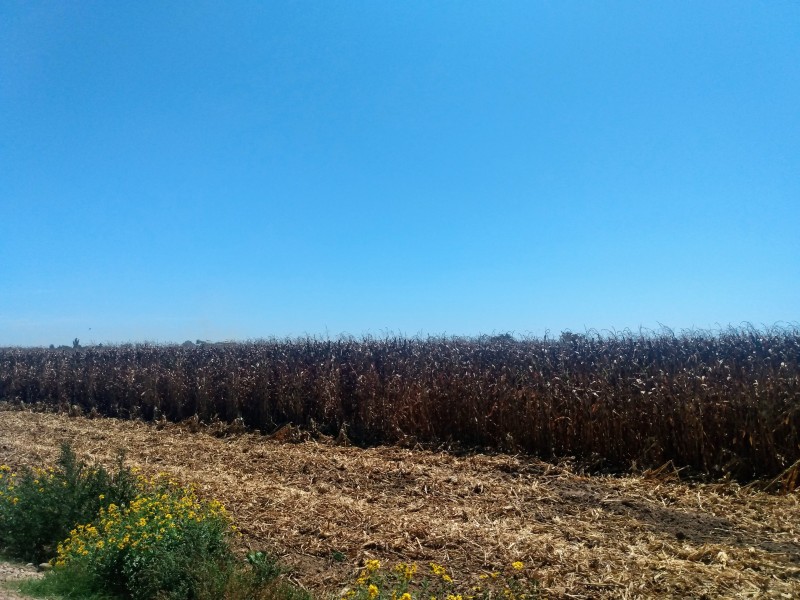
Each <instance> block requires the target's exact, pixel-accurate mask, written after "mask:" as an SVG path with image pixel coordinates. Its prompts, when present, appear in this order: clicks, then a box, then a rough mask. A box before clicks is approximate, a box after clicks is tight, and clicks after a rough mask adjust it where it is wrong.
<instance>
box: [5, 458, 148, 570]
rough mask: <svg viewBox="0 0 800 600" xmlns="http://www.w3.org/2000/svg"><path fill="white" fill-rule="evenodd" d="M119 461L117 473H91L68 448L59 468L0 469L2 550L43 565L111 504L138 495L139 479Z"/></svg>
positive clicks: (95, 470) (99, 469)
mask: <svg viewBox="0 0 800 600" xmlns="http://www.w3.org/2000/svg"><path fill="white" fill-rule="evenodd" d="M122 458H123V457H122V455H120V456H119V458H118V463H117V464H118V466H117V469H116V471H115V472H113V473H109V472H108V471H107V470H106V469H104V468H103V467H89V466H87V465H86V464H85V463H84V462H82V461H79V460H78V459H77V457H76V456H75V453H74V452H73V451H72V450H71V449H70V447H69V446H68V445H63V446H62V447H61V455H60V456H59V459H58V461H57V463H56V467H55V468H54V467H50V468H47V469H24V470H22V471H20V472H12V471H11V469H10V468H9V467H8V466H6V465H3V466H0V549H1V550H2V551H3V552H4V553H5V554H7V555H9V556H11V557H13V558H17V559H20V560H25V561H33V562H42V561H45V560H47V559H48V558H50V557H51V556H52V555H53V553H54V552H55V548H56V544H57V543H58V542H59V541H61V540H63V539H64V538H66V537H67V535H68V534H69V531H70V529H72V528H73V527H74V526H75V525H76V524H77V523H88V522H91V521H92V520H93V519H94V518H95V517H96V515H97V513H98V511H99V510H100V509H101V508H102V507H103V506H107V505H108V504H110V503H112V502H113V503H116V504H122V503H125V502H128V501H130V500H131V499H132V498H133V497H134V496H135V495H136V478H135V476H134V475H133V474H132V473H131V472H130V470H128V469H126V468H124V467H123V466H122Z"/></svg>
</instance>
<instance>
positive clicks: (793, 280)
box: [0, 0, 800, 345]
mask: <svg viewBox="0 0 800 600" xmlns="http://www.w3.org/2000/svg"><path fill="white" fill-rule="evenodd" d="M0 227H1V228H2V229H1V231H2V235H0V345H9V344H12V345H40V344H50V343H55V344H63V343H67V344H68V343H70V342H71V340H72V339H73V338H75V337H78V338H80V339H81V341H82V342H84V343H86V342H91V341H94V342H108V341H112V342H124V341H143V340H152V341H161V342H167V341H178V342H180V341H183V340H185V339H191V340H194V339H197V338H204V339H213V340H220V339H245V338H258V337H268V336H271V335H277V336H284V335H303V334H313V335H326V334H327V335H330V336H331V337H334V336H336V335H338V334H340V333H349V334H353V335H356V336H359V335H361V334H364V333H371V334H374V335H380V334H381V333H382V332H386V331H391V332H395V333H403V334H406V335H410V336H413V335H417V334H442V333H446V334H459V335H463V334H478V333H492V332H506V331H513V332H516V333H533V334H541V333H543V332H544V331H545V330H547V329H549V330H551V331H554V332H558V331H561V330H563V329H566V328H570V329H572V330H574V331H583V330H585V329H586V328H597V329H604V328H616V329H622V328H626V327H630V328H638V327H639V326H645V327H657V326H658V323H663V324H665V325H669V326H672V327H674V328H677V329H680V328H689V327H698V328H706V327H715V326H717V325H722V326H727V325H728V324H734V325H736V324H739V323H741V322H742V321H750V322H752V323H754V324H756V325H760V324H773V323H775V322H777V321H795V322H796V321H797V320H798V319H800V3H798V2H795V1H791V2H781V1H777V0H776V1H770V2H731V1H725V2H710V1H703V2H694V1H692V2H640V1H635V2H562V1H558V2H533V1H529V0H525V1H521V2H502V1H498V2H494V1H486V2H446V1H443V2H429V1H425V2H411V1H403V2H378V1H368V2H366V1H365V2H357V1H346V2H328V1H318V2H302V1H298V2H288V1H287V2H277V1H276V2H233V1H226V2H52V3H49V2H31V1H19V2H15V1H11V0H6V1H4V2H2V3H0Z"/></svg>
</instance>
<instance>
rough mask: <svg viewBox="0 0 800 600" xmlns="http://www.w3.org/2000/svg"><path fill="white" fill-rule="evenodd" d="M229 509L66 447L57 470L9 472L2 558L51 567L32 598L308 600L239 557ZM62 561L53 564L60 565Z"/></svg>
mask: <svg viewBox="0 0 800 600" xmlns="http://www.w3.org/2000/svg"><path fill="white" fill-rule="evenodd" d="M235 533H236V528H235V526H234V525H233V524H232V522H231V519H230V517H229V515H228V514H227V512H226V510H225V508H224V506H222V505H221V504H220V503H219V502H217V501H215V500H210V501H209V500H204V499H202V498H200V497H199V496H198V494H197V493H196V491H195V489H194V488H193V487H191V486H189V487H186V486H181V485H179V484H178V483H177V482H175V481H172V480H170V479H168V478H167V477H166V476H157V477H155V478H150V479H148V478H146V477H144V476H143V475H141V474H139V473H138V472H137V471H136V470H135V469H130V468H127V467H125V466H124V465H123V464H122V457H120V458H119V461H118V466H117V469H116V470H115V471H114V472H113V473H109V472H108V471H106V470H105V469H103V468H102V467H89V466H87V465H86V464H85V463H83V462H81V461H78V460H77V458H76V457H75V454H74V453H73V452H72V450H71V449H70V448H69V446H66V445H65V446H62V449H61V456H60V458H59V460H58V463H57V464H56V466H55V467H53V468H46V469H26V470H22V471H20V472H14V471H13V470H12V469H10V468H9V467H8V466H2V467H0V549H2V551H3V552H4V553H5V554H6V555H9V556H12V557H15V558H21V559H23V560H26V559H28V558H35V559H36V560H39V561H41V560H44V559H47V558H50V563H51V565H52V566H53V569H52V571H51V572H49V573H48V574H47V575H46V576H45V577H44V579H41V580H37V581H29V582H27V583H25V585H24V588H25V591H26V592H29V593H33V594H35V595H39V596H52V595H58V596H62V597H64V598H80V599H81V600H87V599H91V600H105V599H114V600H117V599H130V600H149V599H154V598H157V599H159V600H218V599H220V598H227V599H229V600H244V599H249V600H259V599H264V600H276V599H277V600H306V599H307V595H306V594H304V592H302V591H300V590H297V589H295V588H293V587H292V586H291V585H289V584H288V583H286V582H285V581H283V580H282V579H280V578H279V576H280V574H281V569H280V568H279V567H278V565H277V562H276V560H275V559H274V558H273V557H272V556H271V555H269V554H266V553H264V552H253V553H251V554H250V555H248V561H247V562H246V563H244V562H242V561H240V560H238V559H237V557H236V556H235V554H234V552H233V551H232V546H231V541H232V536H234V535H235ZM51 557H52V558H51Z"/></svg>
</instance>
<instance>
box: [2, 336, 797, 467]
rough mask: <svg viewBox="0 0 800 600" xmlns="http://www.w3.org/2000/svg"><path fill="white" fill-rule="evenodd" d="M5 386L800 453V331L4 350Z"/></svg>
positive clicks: (106, 412)
mask: <svg viewBox="0 0 800 600" xmlns="http://www.w3.org/2000/svg"><path fill="white" fill-rule="evenodd" d="M0 400H5V401H7V402H10V403H12V404H15V405H17V406H31V405H34V406H39V407H43V408H50V409H53V408H56V409H58V408H60V409H61V410H72V411H73V412H83V413H91V414H97V415H103V416H111V417H121V418H143V419H145V420H148V421H150V420H162V419H165V420H168V421H172V422H179V421H182V420H184V419H187V418H191V417H196V418H198V419H199V420H200V421H202V422H206V423H210V422H212V421H219V422H222V423H236V424H237V425H238V426H244V427H246V428H248V429H249V430H259V431H261V432H264V433H269V432H271V431H274V430H275V429H277V428H278V427H280V426H282V425H286V424H288V423H292V424H294V425H295V426H300V427H302V428H303V429H305V430H306V431H310V432H312V433H322V434H327V435H333V436H336V435H337V434H339V433H342V434H343V435H344V434H346V435H347V436H348V437H349V439H351V440H352V441H353V442H355V443H356V444H358V445H362V446H369V445H376V444H400V445H405V446H407V447H414V446H415V445H417V444H422V445H424V446H426V447H429V448H431V447H439V446H441V445H443V444H444V445H447V446H449V447H456V446H458V447H461V448H483V449H493V450H501V451H505V452H510V453H517V452H519V453H526V454H530V455H534V456H539V457H541V458H545V459H554V458H555V459H558V458H559V457H565V456H571V457H575V458H577V459H578V460H580V461H582V462H583V463H584V464H590V465H592V467H593V468H594V470H595V471H605V472H609V471H612V470H617V471H626V470H628V469H629V468H630V467H631V465H637V466H638V467H644V468H648V467H649V468H656V467H658V466H660V465H662V464H664V463H666V462H668V461H672V463H673V464H674V465H676V466H679V467H689V468H690V469H691V470H693V471H694V472H702V473H710V474H712V475H715V476H725V475H730V476H732V477H735V478H737V479H738V480H739V481H745V482H746V481H750V480H752V479H753V478H759V477H760V478H763V477H773V476H776V475H778V474H780V473H782V472H784V471H786V470H787V469H790V468H792V466H793V465H794V466H797V465H800V330H798V329H797V328H796V327H795V328H783V329H779V328H773V329H771V330H756V329H752V328H746V329H730V330H727V331H722V332H717V333H713V334H712V333H703V332H699V333H697V332H687V333H682V334H680V335H674V334H672V332H670V331H668V330H666V331H664V332H662V333H659V334H647V335H645V334H631V333H623V334H619V335H611V334H607V335H599V334H591V335H589V334H587V335H575V334H570V333H565V334H562V335H561V336H560V337H559V338H557V339H527V340H517V339H514V338H512V337H511V336H494V337H479V338H429V339H404V338H386V339H371V338H367V339H361V340H355V339H340V340H336V341H331V340H317V339H299V340H264V341H258V342H249V343H240V344H205V343H202V344H197V345H194V344H191V343H188V344H184V345H182V346H152V345H146V344H145V345H125V346H110V347H91V348H76V349H50V350H48V349H43V348H39V349H36V348H0ZM797 470H798V469H795V472H796V471H797Z"/></svg>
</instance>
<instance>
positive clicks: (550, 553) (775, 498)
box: [0, 411, 800, 598]
mask: <svg viewBox="0 0 800 600" xmlns="http://www.w3.org/2000/svg"><path fill="white" fill-rule="evenodd" d="M192 429H193V428H192V427H189V426H175V425H166V426H163V425H154V424H146V423H141V422H131V421H119V420H114V419H95V420H92V419H86V418H83V417H69V416H67V415H54V414H42V413H30V412H20V411H0V463H5V464H9V465H11V466H13V467H20V466H22V465H31V466H33V465H44V464H49V463H51V462H52V461H53V460H54V459H55V458H56V456H57V454H58V445H59V443H60V442H61V441H68V442H70V443H71V444H72V445H73V447H74V448H75V450H76V452H78V454H79V455H80V456H82V457H83V458H85V459H87V460H89V461H98V462H102V463H105V464H111V463H112V462H113V458H114V455H115V453H116V451H117V449H118V448H124V449H125V450H126V451H127V459H128V463H129V464H131V465H138V466H140V467H142V468H143V469H145V470H146V471H148V472H166V473H169V474H171V475H172V476H173V477H175V478H178V479H180V480H182V481H184V482H190V481H191V482H194V483H196V484H197V485H198V487H199V488H200V489H201V490H202V493H203V494H206V495H208V496H211V497H215V498H217V499H219V500H221V501H222V502H224V503H225V505H226V506H227V507H228V509H229V511H230V512H231V514H232V515H233V517H234V519H235V520H236V523H237V525H238V526H239V527H240V528H241V531H242V533H243V536H242V538H241V544H242V546H243V547H249V548H252V549H267V550H270V551H273V552H276V553H278V554H279V555H280V556H281V557H282V560H283V562H284V564H286V565H289V566H290V567H292V569H293V574H292V576H291V577H292V579H293V580H294V581H295V582H297V583H298V584H300V585H302V586H304V587H306V588H308V589H310V590H312V591H314V592H315V593H316V594H319V595H320V596H322V597H325V596H327V595H328V594H331V593H335V592H337V591H339V590H341V589H342V587H343V586H344V585H345V584H346V583H347V582H348V581H352V578H353V574H354V573H355V571H356V570H357V568H358V567H359V565H361V564H362V563H363V561H364V560H365V559H368V558H378V559H380V560H382V561H384V562H386V563H389V564H391V563H394V562H398V561H409V562H417V563H420V564H423V565H424V564H426V563H427V562H430V561H436V562H439V563H442V564H444V565H445V566H447V568H448V569H449V570H450V571H451V572H452V573H453V577H454V578H455V579H456V580H457V581H459V580H461V581H466V580H468V579H470V578H473V577H477V576H478V575H479V574H480V573H486V572H488V571H490V570H493V569H495V568H497V567H501V566H503V565H508V564H510V563H511V562H512V561H522V562H524V563H525V565H526V566H527V569H529V572H530V573H531V574H532V575H533V576H535V577H536V578H538V580H539V581H540V582H541V586H542V589H543V591H544V595H545V597H550V598H800V494H798V493H797V492H795V493H793V494H788V495H775V494H767V493H763V492H758V491H755V490H753V489H747V488H742V487H741V486H739V485H736V484H729V483H725V484H702V483H687V482H682V481H680V480H679V478H678V477H677V476H676V475H675V474H674V473H672V472H668V470H667V469H664V470H663V471H661V472H658V473H650V474H647V475H645V476H636V477H634V476H625V477H610V476H609V477H606V476H583V475H580V474H577V473H575V472H572V471H571V470H569V469H568V468H565V467H563V466H555V465H552V464H548V463H543V462H540V461H538V460H535V459H531V458H526V457H521V456H510V455H491V456H490V455H482V454H475V455H468V456H456V455H453V454H450V453H445V452H441V453H435V452H429V451H424V450H412V449H405V448H397V447H378V448H369V449H360V448H354V447H349V446H345V445H339V444H336V443H335V442H334V441H333V440H323V441H319V440H318V441H311V440H305V441H297V438H298V436H296V435H293V434H292V433H293V432H284V433H283V434H282V435H278V436H276V437H274V438H272V439H270V438H267V437H264V436H258V435H251V434H241V435H234V436H230V437H215V436H213V435H211V434H210V433H209V430H201V431H199V432H193V431H192Z"/></svg>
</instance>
